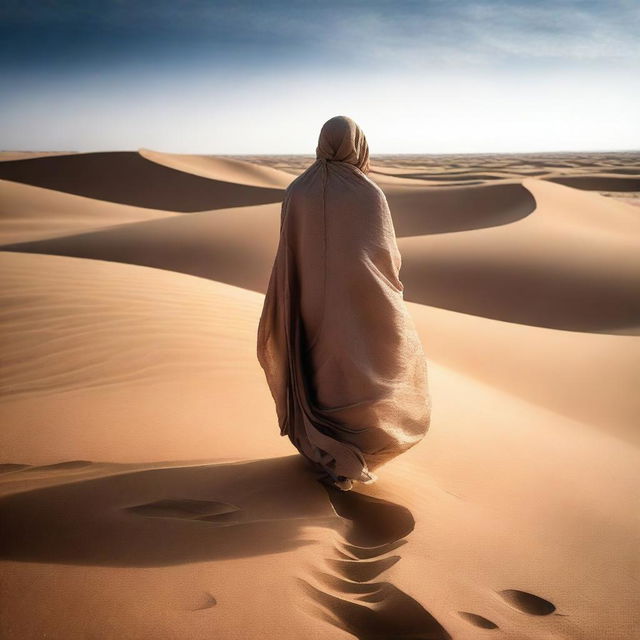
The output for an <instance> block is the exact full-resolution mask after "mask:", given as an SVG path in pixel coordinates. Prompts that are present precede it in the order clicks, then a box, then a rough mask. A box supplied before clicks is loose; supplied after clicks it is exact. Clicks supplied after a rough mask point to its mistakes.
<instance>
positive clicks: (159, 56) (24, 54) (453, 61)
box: [0, 0, 640, 152]
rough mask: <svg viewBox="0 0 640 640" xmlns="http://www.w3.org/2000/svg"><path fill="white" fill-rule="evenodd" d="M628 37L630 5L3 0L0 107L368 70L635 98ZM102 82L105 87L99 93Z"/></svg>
mask: <svg viewBox="0 0 640 640" xmlns="http://www.w3.org/2000/svg"><path fill="white" fill-rule="evenodd" d="M638 33H640V0H613V1H609V2H607V1H602V2H594V1H591V0H582V1H581V0H555V1H551V0H541V1H537V2H532V1H528V0H503V1H498V0H490V1H488V2H481V1H470V0H460V1H452V0H423V1H417V0H362V1H354V0H325V1H323V2H322V3H318V2H306V1H304V2H300V1H299V2H295V1H294V2H284V1H273V0H265V1H263V2H249V1H247V0H244V1H233V2H224V1H216V0H209V1H205V0H184V1H179V0H172V1H169V0H146V1H144V2H126V1H125V0H106V1H102V2H97V1H95V0H84V1H81V0H50V1H43V0H41V1H35V0H21V1H18V0H4V2H3V3H2V5H0V80H2V79H3V78H4V81H5V82H9V83H13V84H12V85H11V86H13V87H14V88H15V94H16V95H13V96H11V97H10V99H9V100H8V103H7V104H6V108H8V109H9V112H10V113H11V114H12V122H13V123H14V124H15V123H16V122H19V121H20V120H19V109H20V108H21V104H23V103H24V102H25V101H27V100H31V101H32V100H33V96H35V95H38V91H41V92H44V86H45V85H46V83H47V80H52V79H62V80H64V83H65V86H67V87H73V86H74V84H75V87H76V89H77V90H78V91H79V95H78V109H80V108H81V103H82V99H83V97H82V93H81V91H82V87H83V82H85V80H86V78H87V77H91V78H92V85H91V90H92V92H93V94H92V95H97V93H99V92H100V91H102V92H103V97H104V98H105V100H108V98H109V91H111V90H112V87H113V83H114V78H115V79H116V80H118V79H119V80H120V83H119V84H120V86H123V84H126V83H129V84H132V83H135V81H136V78H138V79H139V80H140V82H145V81H148V80H149V78H150V77H158V78H161V79H162V80H163V82H166V88H167V91H169V90H170V87H171V79H173V80H174V81H175V82H179V81H180V79H183V78H185V77H192V76H193V77H198V74H200V77H201V78H203V79H206V78H208V77H211V74H214V75H215V74H217V76H216V77H222V76H225V75H226V77H227V78H228V79H229V84H228V86H227V85H225V86H226V88H227V90H229V88H231V90H232V88H233V82H232V80H233V77H234V74H236V77H238V78H239V79H240V81H241V82H242V81H243V78H244V79H245V80H246V81H247V82H248V79H249V78H258V77H259V76H260V75H261V74H263V75H265V77H266V75H274V76H275V77H278V78H294V77H299V76H300V74H303V75H305V74H306V75H307V76H308V77H309V78H311V77H313V76H314V75H318V76H322V77H332V76H335V77H340V78H343V79H347V80H348V79H349V78H352V79H353V83H355V84H357V83H358V82H360V78H361V77H363V76H367V77H368V78H369V77H371V76H372V75H373V74H375V73H379V74H380V82H381V83H384V78H391V77H392V74H404V75H409V76H410V75H411V74H413V77H415V80H416V82H417V83H420V82H423V81H424V80H425V79H426V78H432V77H433V74H441V73H445V74H447V73H449V74H451V77H455V76H456V75H465V74H467V75H468V76H469V77H485V78H486V80H487V84H488V86H490V85H491V84H492V83H497V82H502V80H501V78H502V77H503V76H504V77H506V76H509V77H510V78H511V79H512V80H513V79H514V78H515V79H517V78H518V77H520V78H521V79H525V78H528V77H529V74H532V76H531V77H534V76H535V77H540V75H541V74H544V73H546V72H548V73H550V74H553V75H554V76H557V74H558V73H562V72H564V73H566V75H567V78H568V79H570V80H572V81H573V80H575V78H576V77H584V80H583V83H588V82H593V83H594V91H595V89H596V87H595V83H597V82H598V74H600V75H601V77H603V78H605V77H607V74H609V76H610V74H611V72H614V74H617V77H618V78H619V82H620V83H622V84H625V85H627V90H628V87H629V86H631V87H632V88H634V91H635V89H638V91H639V92H640V88H639V85H638V83H639V80H638V76H639V75H640V74H638V72H637V69H638V68H640V38H638ZM101 74H105V76H104V77H105V78H106V77H107V75H108V76H109V80H108V81H107V80H106V79H105V80H104V83H103V85H102V86H101V85H100V78H101V77H102V76H101ZM371 87H372V85H371V84H370V83H369V84H367V85H366V87H365V86H364V85H363V93H365V92H370V91H371ZM318 90H322V85H320V84H319V85H318ZM505 91H506V86H505ZM20 92H23V94H21V95H22V102H21V95H19V94H20ZM376 94H377V92H375V91H374V95H371V96H369V97H368V98H367V99H368V100H369V101H370V100H374V99H376V98H377V95H376ZM633 95H634V96H635V95H636V94H635V93H634V94H633ZM43 97H44V93H43ZM632 97H633V96H632ZM50 98H51V99H52V100H53V99H54V98H55V96H54V95H53V94H52V95H51V96H50ZM624 100H627V98H626V97H625V98H624ZM625 105H626V102H625ZM330 106H331V105H329V108H330ZM339 106H340V105H339V103H336V106H335V109H338V110H339ZM487 108H488V107H487ZM335 109H334V110H335ZM612 116H613V114H612ZM25 117H26V116H25ZM26 126H27V123H26V121H25V127H26ZM9 139H10V140H12V141H14V143H15V141H17V140H18V139H17V138H16V136H15V135H11V136H10V137H9ZM70 142H71V144H73V145H76V146H78V145H81V141H80V140H73V141H70ZM5 144H6V143H5ZM29 144H32V142H30V143H29ZM131 144H132V145H133V146H135V145H136V142H135V141H134V140H132V141H131ZM398 150H400V149H398ZM265 152H266V151H265Z"/></svg>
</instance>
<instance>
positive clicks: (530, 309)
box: [3, 179, 640, 335]
mask: <svg viewBox="0 0 640 640" xmlns="http://www.w3.org/2000/svg"><path fill="white" fill-rule="evenodd" d="M387 189H388V190H389V198H388V199H389V204H390V207H391V208H392V211H393V215H394V224H396V221H397V224H396V226H397V227H398V229H400V230H402V231H403V232H404V233H408V232H410V231H413V232H418V233H420V232H422V234H421V235H412V236H409V237H401V238H400V240H399V245H400V248H401V252H402V256H403V266H402V271H401V277H402V280H403V283H404V285H405V299H406V300H407V301H412V302H420V303H423V304H427V305H430V306H437V307H441V308H445V309H451V310H454V311H461V312H464V313H470V314H474V315H478V316H484V317H488V318H495V319H499V320H505V321H509V322H517V323H521V324H527V325H535V326H541V327H551V328H557V329H564V330H573V331H592V332H603V333H622V334H634V335H635V334H637V333H638V331H640V302H639V301H638V296H637V295H636V292H637V290H638V287H639V286H640V282H639V280H640V265H639V257H638V256H640V251H639V248H640V247H638V242H637V240H636V239H635V238H636V237H637V236H636V235H635V232H636V231H637V230H638V226H639V224H640V221H639V220H638V217H637V215H636V209H635V208H633V207H630V206H629V205H626V204H624V203H620V202H617V201H613V200H611V199H608V198H604V197H601V196H599V195H597V194H593V193H586V192H581V191H578V190H576V189H571V188H569V187H563V186H560V185H554V184H551V183H548V182H544V181H540V180H535V179H528V180H526V181H525V182H524V186H521V185H510V186H507V185H505V186H502V187H490V186H489V187H484V186H483V187H478V188H475V189H469V190H466V189H459V190H458V189H456V190H451V191H448V194H447V197H445V198H442V197H439V196H440V194H444V192H437V194H438V197H436V198H435V199H434V195H433V192H432V191H428V190H425V189H421V190H408V189H405V188H400V187H398V188H392V187H389V188H387ZM524 192H526V193H527V194H529V196H528V197H527V198H525V197H524V196H523V193H524ZM492 201H495V202H496V209H495V210H493V211H492V209H491V203H492ZM476 203H477V204H476ZM456 205H457V206H458V207H459V208H456ZM483 207H484V210H483ZM533 207H535V211H534V212H533V213H530V210H531V209H532V208H533ZM279 209H280V206H279V204H275V203H274V204H272V205H263V206H259V207H243V208H235V209H228V210H223V211H222V210H221V211H212V212H200V213H195V214H190V215H189V216H174V217H169V218H166V219H161V220H152V221H147V222H140V223H131V224H129V225H126V226H119V227H112V228H108V229H104V230H99V231H94V232H86V233H82V234H76V235H73V236H67V237H61V238H53V239H45V240H41V241H34V242H28V243H18V244H15V243H13V244H8V245H5V246H4V247H3V248H4V249H6V250H12V251H20V252H35V253H48V254H57V255H67V256H76V257H85V258H99V259H101V260H113V261H118V262H126V263H132V264H141V265H146V266H153V267H157V268H162V269H169V270H173V271H180V272H183V273H189V274H191V275H197V276H201V277H206V278H210V279H213V280H218V281H221V282H227V283H229V284H233V285H236V286H241V287H244V288H247V289H251V290H253V291H257V292H264V291H265V289H266V286H267V283H268V278H269V272H270V268H271V264H272V262H273V255H274V253H275V248H276V246H277V241H278V231H279V221H280V214H279ZM443 212H444V213H443ZM448 212H457V213H456V215H453V216H452V219H451V220H450V219H448V218H447V215H446V214H447V213H448ZM474 217H476V220H475V224H476V225H478V226H479V225H480V223H481V221H482V223H483V224H484V226H485V227H486V228H477V227H476V228H474V229H471V230H467V231H464V232H449V233H446V232H444V229H443V225H447V224H450V223H451V224H452V226H454V227H456V226H460V225H464V224H466V225H468V226H471V225H472V224H474ZM514 218H515V221H512V222H510V223H509V222H508V221H509V219H512V220H513V219H514ZM454 221H455V224H454ZM501 222H502V224H501ZM494 225H495V226H494ZM247 228H250V229H252V233H251V234H247V233H246V232H245V229H247ZM429 229H431V230H432V231H433V230H436V231H437V232H436V233H432V234H430V235H424V233H425V232H428V230H429ZM402 231H401V232H399V233H398V235H401V233H402ZM585 243H587V244H588V245H589V246H590V250H589V251H588V252H586V251H585V250H584V248H585V246H586V245H585Z"/></svg>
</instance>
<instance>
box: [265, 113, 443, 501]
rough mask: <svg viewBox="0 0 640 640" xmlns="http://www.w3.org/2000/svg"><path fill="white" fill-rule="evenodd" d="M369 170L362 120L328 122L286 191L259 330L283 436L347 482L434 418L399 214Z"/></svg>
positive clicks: (327, 476)
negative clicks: (409, 299) (407, 292)
mask: <svg viewBox="0 0 640 640" xmlns="http://www.w3.org/2000/svg"><path fill="white" fill-rule="evenodd" d="M369 172H370V164H369V147H368V144H367V140H366V138H365V135H364V133H363V132H362V130H361V128H360V127H359V126H358V124H357V123H356V122H355V121H354V120H353V119H351V118H349V117H347V116H335V117H333V118H331V119H330V120H328V121H327V122H325V123H324V125H323V126H322V129H321V131H320V136H319V139H318V145H317V148H316V160H315V162H314V163H313V164H312V165H311V166H310V167H309V168H308V169H307V170H306V171H304V172H303V173H302V174H301V175H299V176H298V177H297V178H295V179H294V180H293V181H292V182H291V183H290V185H289V186H288V187H287V189H286V191H285V194H284V199H283V203H282V210H281V216H280V239H279V244H278V249H277V252H276V256H275V260H274V263H273V268H272V271H271V276H270V279H269V284H268V287H267V291H266V294H265V299H264V305H263V308H262V313H261V316H260V321H259V324H258V333H257V356H258V360H259V362H260V365H261V367H262V369H263V370H264V373H265V376H266V380H267V383H268V386H269V389H270V391H271V395H272V397H273V399H274V402H275V408H276V414H277V417H278V424H279V427H280V435H281V436H285V435H287V436H288V437H289V439H290V440H291V442H292V443H293V445H294V446H295V447H296V448H297V449H298V451H299V452H300V453H301V454H302V455H303V456H304V457H305V458H306V460H307V461H308V462H309V464H310V467H311V469H312V470H313V471H314V472H315V475H316V477H317V479H318V480H320V481H322V482H324V483H326V484H329V485H333V486H335V487H338V488H339V489H342V490H343V491H348V490H350V489H352V488H353V487H354V483H356V482H361V483H364V484H370V483H372V482H375V481H376V480H377V478H378V475H377V474H376V473H374V471H375V470H376V469H378V468H379V467H380V466H382V465H383V464H385V463H386V462H388V461H389V460H391V459H392V458H394V457H396V456H397V455H399V454H400V453H402V452H404V451H406V450H407V449H409V448H410V447H412V446H414V445H415V444H417V443H418V442H419V441H420V440H421V439H422V438H423V437H424V435H425V434H426V433H427V430H428V429H429V425H430V418H431V398H430V394H429V388H428V382H427V362H426V358H425V354H424V351H423V348H422V343H421V341H420V338H419V336H418V334H417V331H416V329H415V326H414V324H413V320H412V318H411V316H410V315H409V312H408V310H407V308H406V303H405V302H404V286H403V284H402V282H401V281H400V278H399V272H400V267H401V256H400V252H399V249H398V245H397V241H396V236H395V230H394V226H393V220H392V218H391V213H390V210H389V206H388V203H387V199H386V197H385V195H384V193H383V191H382V189H381V188H380V187H379V186H378V185H377V184H376V183H375V182H373V181H372V180H371V179H370V178H369V177H368V175H367V174H368V173H369Z"/></svg>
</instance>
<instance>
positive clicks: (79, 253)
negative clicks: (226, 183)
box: [2, 203, 280, 292]
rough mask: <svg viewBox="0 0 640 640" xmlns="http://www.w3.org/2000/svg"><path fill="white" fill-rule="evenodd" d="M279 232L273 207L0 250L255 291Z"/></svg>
mask: <svg viewBox="0 0 640 640" xmlns="http://www.w3.org/2000/svg"><path fill="white" fill-rule="evenodd" d="M154 222H157V223H160V224H154ZM279 228H280V204H279V203H276V204H267V205H259V206H255V207H242V208H234V209H223V210H219V211H204V212H198V213H192V214H189V215H188V216H184V215H181V216H177V217H173V216H172V217H169V218H165V219H164V220H155V221H147V222H141V223H131V224H128V225H124V226H119V227H112V228H109V229H103V230H99V231H95V232H85V233H81V234H75V235H71V236H66V237H62V238H53V239H47V240H42V241H34V242H27V243H19V244H8V245H5V246H3V247H2V248H3V249H5V250H11V251H21V252H33V253H44V254H55V255H65V256H75V257H84V258H97V259H100V260H110V261H115V262H124V263H131V264H140V265H145V266H150V267H157V268H160V269H168V270H171V271H179V272H182V273H188V274H191V275H196V276H200V277H204V278H210V279H212V280H219V281H221V282H226V283H228V284H233V285H236V286H240V287H244V288H246V289H251V290H253V291H259V292H261V291H264V290H266V286H267V284H268V281H269V273H270V268H271V265H272V264H273V257H274V254H275V250H276V247H277V245H278V233H279ZM246 229H251V233H246Z"/></svg>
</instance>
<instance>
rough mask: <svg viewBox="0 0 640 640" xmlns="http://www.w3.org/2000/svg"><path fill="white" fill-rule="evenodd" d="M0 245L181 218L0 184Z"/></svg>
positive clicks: (37, 189) (127, 206)
mask: <svg viewBox="0 0 640 640" xmlns="http://www.w3.org/2000/svg"><path fill="white" fill-rule="evenodd" d="M0 193H1V194H2V195H1V197H0V244H6V243H11V242H28V241H33V240H41V239H44V238H55V237H60V236H65V235H73V234H76V233H81V232H83V231H87V230H96V229H104V228H105V227H110V226H113V225H118V224H126V223H131V222H141V221H149V220H157V219H159V218H168V217H170V216H173V215H181V214H177V213H172V212H170V211H162V210H157V209H143V208H141V207H132V206H130V205H125V204H117V203H114V202H107V201H105V200H95V199H93V198H85V197H83V196H76V195H73V194H70V193H63V192H60V191H52V190H51V189H43V188H42V187H34V186H32V185H27V184H21V183H19V182H10V181H9V180H0Z"/></svg>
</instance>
